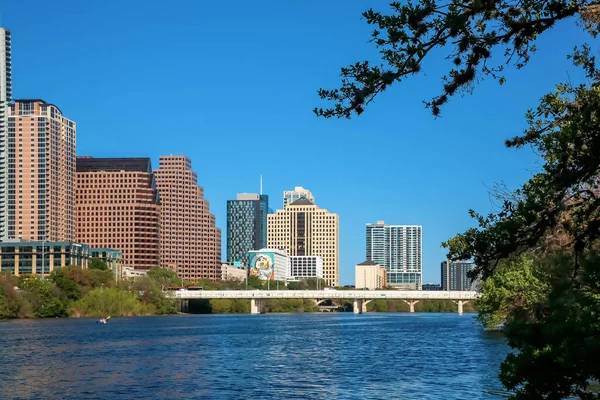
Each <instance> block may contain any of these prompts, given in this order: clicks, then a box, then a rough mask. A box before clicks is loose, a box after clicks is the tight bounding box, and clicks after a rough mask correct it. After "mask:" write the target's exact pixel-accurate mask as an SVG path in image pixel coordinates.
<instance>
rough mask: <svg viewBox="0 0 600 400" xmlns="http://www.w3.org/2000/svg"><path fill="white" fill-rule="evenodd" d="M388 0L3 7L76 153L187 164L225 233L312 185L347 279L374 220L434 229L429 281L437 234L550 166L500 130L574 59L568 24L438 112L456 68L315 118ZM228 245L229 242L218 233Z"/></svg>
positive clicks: (24, 65)
mask: <svg viewBox="0 0 600 400" xmlns="http://www.w3.org/2000/svg"><path fill="white" fill-rule="evenodd" d="M369 7H373V8H375V9H387V2H382V1H369V2H367V1H343V0H329V1H326V2H317V1H305V2H287V1H261V2H246V1H231V2H220V3H219V2H204V1H195V0H179V1H171V2H166V1H158V0H128V1H116V0H107V1H103V2H99V1H96V2H88V1H81V0H62V1H60V2H47V1H40V0H29V1H26V2H25V1H5V2H2V4H1V5H0V13H1V17H2V19H1V21H2V25H3V26H4V27H7V28H9V29H10V30H11V32H12V34H13V97H14V98H42V99H44V100H46V101H48V102H50V103H53V104H56V105H57V106H58V107H60V109H61V110H62V111H63V113H64V114H65V115H66V116H67V117H69V118H71V119H73V120H75V121H76V122H77V153H78V155H92V156H96V157H128V156H131V157H133V156H149V157H152V160H153V164H154V165H155V166H157V164H158V157H159V155H164V154H178V155H179V154H181V155H187V156H189V157H191V158H192V162H193V164H192V166H193V168H194V170H195V171H196V172H197V173H198V180H199V183H200V185H202V186H204V188H205V195H206V198H207V199H208V200H209V201H210V202H211V210H212V211H213V212H214V214H215V215H216V217H217V225H218V226H219V227H220V228H221V229H222V231H223V235H225V221H226V218H225V210H226V200H228V199H233V198H235V196H236V193H238V192H256V191H258V186H259V175H260V174H262V175H263V179H264V192H265V193H266V194H268V195H269V196H270V200H271V207H273V208H275V209H277V208H281V207H282V192H283V190H288V189H292V188H293V187H294V186H304V187H305V188H307V189H309V190H311V191H312V192H313V193H314V195H315V198H316V203H317V205H319V206H320V207H323V208H326V209H328V210H330V211H331V212H335V213H337V214H339V216H340V229H341V234H340V280H341V283H343V284H351V283H353V282H354V265H355V264H357V263H359V262H362V261H364V259H365V238H364V236H365V224H366V223H368V222H375V221H377V220H385V221H386V222H387V223H391V224H420V225H423V251H424V255H423V271H424V272H423V275H424V277H423V281H424V282H439V281H440V271H439V265H440V262H441V261H442V260H444V258H445V252H444V250H443V249H442V248H441V247H440V243H441V242H442V241H444V240H445V239H447V238H449V237H451V236H453V235H454V234H456V233H457V232H460V231H463V230H464V229H466V228H468V227H469V226H471V225H472V223H473V222H472V220H471V219H470V218H469V216H468V214H467V211H468V209H469V208H474V209H475V210H477V211H480V212H482V213H487V212H489V211H490V210H491V203H490V199H489V196H488V191H489V190H488V188H489V187H491V186H492V185H493V184H494V183H496V182H501V181H503V182H505V183H506V184H507V185H508V186H509V187H510V188H516V187H517V186H518V185H520V184H521V183H523V182H524V181H525V180H526V179H527V178H528V177H529V176H530V175H531V173H532V172H535V171H536V170H537V169H538V168H539V163H538V161H537V160H536V158H535V156H534V155H533V153H532V152H531V151H529V150H521V151H515V150H507V149H505V148H504V147H503V140H504V139H505V138H507V137H512V136H514V135H516V134H519V133H520V132H521V131H522V129H523V128H524V127H525V123H524V118H523V115H524V113H525V111H526V110H527V109H528V108H530V107H532V106H535V105H536V104H537V100H538V99H539V97H540V96H541V95H542V94H543V93H545V92H547V91H550V90H552V89H553V87H554V84H555V83H557V82H558V81H566V80H569V79H570V80H571V81H577V80H578V79H579V78H580V74H579V73H578V72H576V71H574V70H573V68H572V67H571V66H570V63H569V61H568V60H566V57H563V55H565V54H567V53H568V52H569V51H570V50H571V49H572V48H573V46H574V45H575V44H576V43H578V42H580V41H582V40H583V39H586V40H591V39H589V38H587V37H585V35H584V34H583V33H582V32H581V30H580V28H578V27H576V26H575V25H574V24H573V23H570V22H568V23H562V24H560V25H557V26H556V27H555V28H554V29H553V30H552V31H550V32H547V33H546V34H545V35H543V36H542V37H541V38H540V40H539V42H538V48H539V50H538V53H537V54H536V55H535V57H534V58H533V60H532V62H531V63H530V64H529V65H528V66H527V67H526V68H524V69H523V70H521V71H517V72H515V71H512V70H511V71H509V73H508V74H507V78H508V81H507V83H506V84H505V85H504V86H502V87H500V86H499V85H498V84H497V83H495V82H493V81H491V80H487V81H484V82H482V83H481V84H480V85H479V86H478V87H477V88H476V90H475V92H474V94H473V95H467V96H464V97H460V96H458V97H455V98H453V99H452V100H451V102H450V104H448V105H447V106H446V107H445V108H444V109H443V111H442V112H443V115H442V118H438V119H434V118H433V117H432V116H431V114H430V112H429V111H428V110H426V109H425V108H424V106H423V105H422V100H428V99H430V98H431V97H432V96H434V95H436V94H438V92H439V90H440V88H441V81H440V79H439V78H440V76H441V75H442V74H443V73H444V72H445V68H446V67H447V65H448V64H447V61H446V60H444V58H443V54H441V53H437V54H435V55H434V56H433V58H431V59H430V60H428V62H427V63H426V64H425V65H424V74H422V75H421V76H418V77H415V78H413V79H410V80H409V81H407V82H404V83H402V84H401V85H398V86H397V87H395V88H394V89H393V90H391V91H388V92H387V93H384V94H383V95H381V96H380V97H379V98H378V99H377V101H376V102H375V103H374V104H372V105H371V106H370V107H369V108H368V109H367V111H366V112H365V113H364V114H363V115H362V116H361V117H358V118H354V119H352V120H350V121H346V120H324V119H319V118H316V117H315V116H314V114H313V113H312V109H313V107H314V106H316V105H319V104H320V103H319V99H318V96H317V89H318V88H319V87H326V88H333V87H335V86H336V85H338V84H339V78H338V73H339V68H340V67H342V66H345V65H347V64H349V63H351V62H354V61H358V60H363V59H370V60H376V59H377V58H376V53H375V52H374V50H373V48H372V46H371V45H370V44H368V43H367V40H368V39H369V34H370V28H369V27H368V26H367V24H366V23H365V21H364V20H362V19H361V15H360V13H361V12H362V11H364V10H366V9H367V8H369ZM223 244H224V245H223V254H225V241H223Z"/></svg>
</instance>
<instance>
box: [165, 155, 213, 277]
mask: <svg viewBox="0 0 600 400" xmlns="http://www.w3.org/2000/svg"><path fill="white" fill-rule="evenodd" d="M159 162H160V165H159V168H158V169H155V170H154V173H155V175H156V186H157V188H158V193H159V196H160V202H161V235H160V237H161V240H160V241H161V250H160V259H161V264H162V266H163V267H167V268H170V269H172V270H174V271H176V272H177V274H178V275H179V276H180V277H182V278H185V279H190V280H196V279H212V280H217V279H221V230H220V229H219V228H217V227H216V226H215V216H214V215H213V214H211V213H210V205H209V202H208V200H206V199H205V198H204V189H203V188H202V187H201V186H199V185H198V175H196V173H195V172H194V171H192V161H191V160H190V159H189V158H187V157H184V156H161V157H160V160H159Z"/></svg>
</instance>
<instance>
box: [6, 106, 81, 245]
mask: <svg viewBox="0 0 600 400" xmlns="http://www.w3.org/2000/svg"><path fill="white" fill-rule="evenodd" d="M75 129H76V127H75V122H73V121H71V120H70V119H68V118H66V117H64V116H63V115H62V112H61V111H60V109H59V108H58V107H56V106H55V105H52V104H48V103H46V102H45V101H43V100H37V99H36V100H16V101H15V103H14V104H11V105H10V106H9V110H8V135H7V136H8V141H7V143H8V146H7V161H8V163H7V165H8V173H7V183H8V185H7V189H8V190H7V194H8V220H7V227H8V229H7V238H8V239H26V240H46V241H52V242H72V241H74V240H75Z"/></svg>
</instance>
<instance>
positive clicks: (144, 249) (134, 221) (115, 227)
mask: <svg viewBox="0 0 600 400" xmlns="http://www.w3.org/2000/svg"><path fill="white" fill-rule="evenodd" d="M75 198H76V204H77V241H78V242H80V243H87V244H89V245H90V246H91V247H96V248H111V249H118V250H121V251H122V252H123V265H124V266H128V267H133V268H136V269H148V268H151V267H154V266H159V265H160V201H159V197H158V192H157V190H156V185H155V180H154V174H153V173H152V164H151V162H150V159H149V158H94V157H77V192H76V196H75Z"/></svg>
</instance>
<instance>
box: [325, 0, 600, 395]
mask: <svg viewBox="0 0 600 400" xmlns="http://www.w3.org/2000/svg"><path fill="white" fill-rule="evenodd" d="M390 6H391V11H390V13H389V14H385V13H381V12H377V11H374V10H368V11H366V12H365V13H364V14H363V16H364V18H365V20H366V21H367V23H369V24H372V25H373V26H374V27H375V29H374V30H373V32H372V41H371V42H372V43H373V44H374V45H375V46H376V47H377V49H378V50H379V51H380V55H381V64H372V63H369V62H366V61H365V62H357V63H354V64H352V65H350V66H348V67H346V68H342V70H341V75H342V83H341V86H340V87H339V88H338V89H333V90H325V89H321V90H320V91H319V95H320V97H321V98H322V99H323V100H326V101H330V102H332V103H333V104H332V105H331V106H330V107H329V108H326V109H322V108H317V109H315V113H316V114H317V115H318V116H322V117H326V118H330V117H338V118H351V117H352V116H354V115H360V114H361V113H363V112H364V111H365V109H366V108H367V107H369V106H370V104H372V101H373V99H374V98H375V97H377V96H378V95H379V94H380V93H381V92H383V91H385V90H387V89H389V88H390V87H391V86H393V85H397V84H398V83H400V82H401V81H403V80H405V79H409V78H410V77H412V76H413V75H416V74H418V73H419V72H421V68H422V66H423V65H425V64H424V63H426V60H429V61H431V60H430V58H431V57H432V56H431V54H433V53H435V52H436V51H437V52H439V53H442V54H440V55H441V56H443V57H445V58H446V59H447V60H450V61H451V62H452V63H451V64H449V67H448V69H449V70H448V71H447V73H446V74H445V76H443V78H442V82H441V83H442V85H441V91H440V93H439V94H438V95H437V96H435V97H433V98H432V99H431V100H429V101H426V103H425V104H426V106H427V107H429V108H430V110H431V111H432V113H433V115H434V116H439V115H440V113H441V111H442V108H443V107H444V105H445V104H446V103H447V102H448V101H450V100H451V99H452V98H453V97H454V96H455V95H457V94H464V93H468V92H470V91H472V90H475V87H476V85H477V84H478V83H479V82H480V81H481V80H482V79H484V78H488V79H496V80H498V82H499V83H500V84H503V83H504V82H505V76H504V70H505V69H506V68H509V67H511V66H513V67H516V69H521V68H523V67H525V66H526V65H527V64H528V63H529V61H530V60H531V58H532V57H533V56H534V55H535V50H536V41H537V39H538V38H539V37H540V36H541V35H542V34H543V33H545V32H546V31H548V30H550V29H552V28H553V27H554V26H555V25H557V24H558V23H559V22H563V23H564V22H566V21H567V20H570V21H571V22H575V23H576V25H577V26H579V28H580V29H581V30H582V31H584V32H585V33H587V34H589V35H590V36H589V37H588V38H590V39H591V40H592V43H593V44H594V45H595V46H597V45H598V42H597V40H596V37H597V35H598V33H600V5H599V4H598V2H595V1H590V0H574V1H566V0H552V1H551V0H540V1H510V0H508V1H497V0H484V1H471V0H466V1H465V0H451V1H449V2H439V1H436V0H417V1H415V2H413V3H399V2H394V3H391V4H390ZM563 26H564V25H563ZM566 29H567V30H568V29H577V28H576V27H575V26H573V25H571V26H568V27H566ZM564 38H565V40H569V39H571V40H573V41H574V43H573V46H574V51H573V52H572V53H571V54H569V55H568V56H567V57H568V58H570V59H571V60H572V61H573V63H574V65H575V66H576V67H578V68H580V69H581V71H578V73H577V77H576V78H575V79H574V80H572V79H571V77H570V76H569V80H568V81H567V82H566V83H559V84H558V85H557V86H556V88H555V90H554V91H552V92H551V93H547V94H545V95H543V96H542V97H541V100H540V102H539V105H538V106H537V107H535V108H533V109H531V110H529V111H528V112H527V113H526V123H527V128H526V129H525V131H524V133H523V134H521V135H515V133H514V132H513V133H507V136H508V137H509V139H507V140H506V142H505V145H506V147H508V148H512V149H520V148H524V147H528V148H532V149H533V150H534V151H535V153H536V155H537V156H538V157H539V160H538V161H539V167H540V168H539V170H538V171H539V172H537V173H534V174H533V175H532V176H531V178H530V179H529V180H528V181H527V182H525V183H524V184H523V185H522V186H521V187H519V188H518V189H516V190H509V189H507V188H506V187H505V186H503V185H498V186H497V187H496V188H495V189H494V190H493V191H492V195H493V198H495V199H496V200H497V202H496V204H495V205H494V206H495V207H494V209H493V210H492V213H490V214H487V213H486V214H478V213H477V212H475V211H470V214H471V216H472V217H473V218H474V220H475V225H476V227H474V228H471V229H468V230H467V231H465V232H464V233H462V234H459V235H457V236H456V237H454V238H451V239H449V240H448V241H447V242H446V243H444V246H445V247H446V248H447V249H448V256H449V257H450V258H451V259H453V260H468V259H471V260H473V261H474V262H475V264H476V265H477V268H476V270H475V271H474V273H473V274H472V278H478V279H480V280H481V281H482V285H481V290H482V297H481V299H480V300H479V301H478V306H479V320H480V321H481V322H482V323H483V324H484V325H485V326H486V327H488V328H495V327H496V326H498V324H501V323H502V324H504V328H505V333H506V336H507V339H508V343H509V345H510V346H511V347H512V348H513V349H514V352H513V353H511V354H509V355H508V356H507V357H506V359H505V361H504V362H503V363H502V365H501V368H500V370H501V372H500V380H501V381H502V383H503V384H504V386H505V387H506V388H507V389H508V390H509V391H511V392H512V393H513V395H512V397H513V398H515V399H563V398H581V399H599V398H600V394H599V393H598V388H597V385H596V386H595V387H594V386H592V385H591V384H592V383H593V382H598V381H599V380H600V363H599V362H598V360H599V359H600V246H599V245H600V69H598V68H597V65H596V62H597V59H596V56H597V49H593V48H592V46H591V45H589V44H587V43H583V42H581V41H580V40H581V38H582V35H580V34H572V35H566V36H565V37H564ZM548 54H549V53H548ZM553 56H554V57H556V56H560V55H559V54H556V55H549V56H548V57H549V58H548V57H547V58H546V60H544V62H545V63H553V62H554V61H556V60H554V59H553V58H552V57H553ZM540 65H542V66H543V65H545V64H544V63H542V64H540ZM540 72H543V71H540ZM574 76H575V75H574ZM577 81H579V82H580V83H577ZM484 106H488V107H493V106H494V105H493V104H489V105H484ZM481 128H482V129H483V131H485V126H482V127H481ZM481 150H482V151H485V150H486V149H481Z"/></svg>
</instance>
